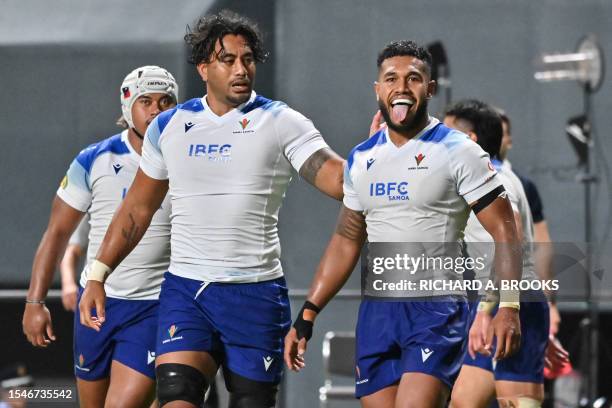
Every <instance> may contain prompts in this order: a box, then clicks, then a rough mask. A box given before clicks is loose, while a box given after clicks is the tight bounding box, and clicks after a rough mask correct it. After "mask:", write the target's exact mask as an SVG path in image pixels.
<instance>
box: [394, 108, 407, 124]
mask: <svg viewBox="0 0 612 408" xmlns="http://www.w3.org/2000/svg"><path fill="white" fill-rule="evenodd" d="M406 115H408V105H404V104H402V103H398V104H396V105H394V106H393V121H394V122H396V123H401V122H403V121H404V119H406Z"/></svg>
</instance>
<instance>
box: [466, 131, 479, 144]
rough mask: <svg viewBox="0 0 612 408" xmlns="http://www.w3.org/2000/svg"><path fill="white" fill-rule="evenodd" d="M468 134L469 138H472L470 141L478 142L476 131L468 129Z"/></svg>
mask: <svg viewBox="0 0 612 408" xmlns="http://www.w3.org/2000/svg"><path fill="white" fill-rule="evenodd" d="M468 136H469V137H470V139H472V141H474V142H476V143H478V135H477V134H476V133H474V132H473V131H470V132H468Z"/></svg>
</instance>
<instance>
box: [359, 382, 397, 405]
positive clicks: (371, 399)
mask: <svg viewBox="0 0 612 408" xmlns="http://www.w3.org/2000/svg"><path fill="white" fill-rule="evenodd" d="M397 387H398V386H397V385H390V386H388V387H385V388H383V389H380V390H378V391H376V392H374V393H372V394H369V395H366V396H363V397H361V398H360V402H361V406H362V408H393V407H395V398H396V397H397Z"/></svg>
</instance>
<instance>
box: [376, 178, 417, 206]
mask: <svg viewBox="0 0 612 408" xmlns="http://www.w3.org/2000/svg"><path fill="white" fill-rule="evenodd" d="M370 197H387V198H388V199H389V201H405V200H408V182H407V181H400V182H397V181H389V182H386V183H370Z"/></svg>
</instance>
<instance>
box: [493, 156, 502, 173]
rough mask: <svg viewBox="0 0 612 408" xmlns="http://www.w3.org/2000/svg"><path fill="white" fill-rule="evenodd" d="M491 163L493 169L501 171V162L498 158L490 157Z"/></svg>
mask: <svg viewBox="0 0 612 408" xmlns="http://www.w3.org/2000/svg"><path fill="white" fill-rule="evenodd" d="M491 164H493V167H495V170H497V171H502V162H501V161H500V160H498V159H491Z"/></svg>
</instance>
